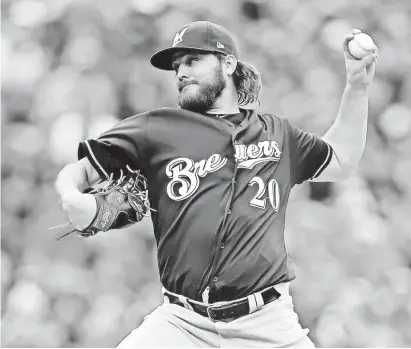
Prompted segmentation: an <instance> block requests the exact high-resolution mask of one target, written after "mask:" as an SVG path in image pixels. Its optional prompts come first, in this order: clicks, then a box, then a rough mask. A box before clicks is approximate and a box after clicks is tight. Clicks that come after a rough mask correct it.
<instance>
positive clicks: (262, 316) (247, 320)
mask: <svg viewBox="0 0 411 349" xmlns="http://www.w3.org/2000/svg"><path fill="white" fill-rule="evenodd" d="M278 286H279V287H278V288H277V286H275V288H276V289H277V290H278V291H279V292H280V293H281V297H280V298H279V299H277V300H275V301H273V302H271V303H268V304H266V305H265V306H263V308H262V309H260V310H258V311H256V312H254V313H251V314H249V315H246V316H243V317H241V318H238V319H236V320H232V321H230V322H223V321H213V320H211V319H210V318H207V317H204V316H202V315H200V314H197V313H195V312H194V311H192V310H189V309H186V308H183V307H181V306H179V305H175V304H170V303H169V302H168V298H167V297H165V299H164V303H163V304H162V305H160V306H158V307H157V308H156V309H155V310H154V311H153V312H152V313H150V314H149V315H147V316H146V317H145V318H144V321H143V323H142V324H141V325H140V326H139V327H138V328H136V329H135V330H133V331H131V333H130V334H129V335H128V336H127V337H126V338H125V339H124V340H123V341H122V342H121V343H120V344H119V345H118V348H139V347H181V348H183V347H185V348H193V347H196V348H205V347H212V348H219V347H242V348H244V347H253V348H258V347H260V348H261V347H274V348H275V347H314V344H313V342H312V341H311V340H310V338H309V337H308V336H307V334H308V330H307V329H303V328H302V327H301V325H300V324H299V322H298V316H297V314H296V313H295V312H294V305H293V302H292V297H291V296H290V294H289V283H285V284H280V285H278Z"/></svg>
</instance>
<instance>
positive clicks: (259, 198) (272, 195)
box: [249, 176, 280, 212]
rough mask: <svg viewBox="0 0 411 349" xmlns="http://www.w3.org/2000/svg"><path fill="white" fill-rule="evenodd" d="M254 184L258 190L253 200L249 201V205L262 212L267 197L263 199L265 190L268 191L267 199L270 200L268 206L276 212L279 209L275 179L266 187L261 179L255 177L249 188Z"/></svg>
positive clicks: (277, 187) (278, 193)
mask: <svg viewBox="0 0 411 349" xmlns="http://www.w3.org/2000/svg"><path fill="white" fill-rule="evenodd" d="M254 184H257V185H258V190H257V193H256V194H255V196H254V197H253V199H252V200H251V201H250V205H251V206H254V207H258V208H261V209H263V210H264V209H265V205H266V201H267V197H264V193H265V191H266V189H268V199H269V200H270V204H271V206H272V207H273V209H274V211H276V212H277V211H278V209H279V208H280V188H279V185H278V183H277V181H276V180H275V179H271V180H270V181H269V182H268V185H267V187H266V186H265V183H264V181H263V180H262V179H261V177H258V176H256V177H254V178H253V179H252V180H251V181H250V183H249V185H251V186H253V185H254Z"/></svg>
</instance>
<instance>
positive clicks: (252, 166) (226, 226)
mask: <svg viewBox="0 0 411 349" xmlns="http://www.w3.org/2000/svg"><path fill="white" fill-rule="evenodd" d="M359 32H360V31H359V30H354V31H353V33H352V34H349V35H347V36H346V37H345V40H344V44H343V47H344V58H345V65H346V72H347V82H346V87H345V90H344V92H343V95H342V100H341V105H340V108H339V111H338V114H337V117H336V119H335V122H334V123H333V125H332V126H331V127H330V129H329V130H328V132H326V134H325V135H324V136H323V137H321V138H320V137H317V136H315V135H314V134H311V133H307V132H305V131H302V130H300V129H298V128H297V127H296V126H294V125H292V124H291V123H290V122H289V121H288V120H287V119H285V118H280V117H278V116H276V115H273V114H259V113H258V112H257V111H256V110H255V109H253V108H251V109H250V108H249V107H248V108H247V109H246V108H244V107H245V106H250V105H255V104H256V102H258V97H259V92H260V89H261V78H260V75H259V73H258V72H257V71H256V70H255V69H254V68H253V67H251V66H249V65H247V64H245V63H244V62H242V61H241V58H240V55H239V52H238V50H237V47H236V44H235V42H234V41H233V38H232V36H231V35H230V33H229V32H228V31H227V30H225V29H224V28H223V27H221V26H220V25H217V24H214V23H211V22H208V21H199V22H192V23H189V24H187V25H185V26H184V27H182V28H181V29H180V30H179V31H178V32H177V33H176V34H175V36H174V41H173V43H172V45H171V47H169V48H166V49H163V50H161V51H159V52H157V53H155V54H154V55H153V56H152V57H151V64H152V65H153V66H154V67H155V68H158V69H162V70H168V71H174V73H175V82H176V86H177V89H178V92H179V96H178V106H179V107H178V108H159V109H153V110H150V111H147V112H144V113H142V114H138V115H135V116H132V117H129V118H127V119H125V120H123V121H121V122H120V123H118V124H117V125H115V126H114V127H113V128H112V129H110V130H108V131H107V132H105V133H103V134H102V135H101V136H100V137H99V138H98V139H95V140H94V139H89V140H85V141H84V142H82V143H81V144H80V145H79V150H78V157H79V161H78V162H76V163H74V164H69V165H68V166H66V167H65V168H64V169H63V170H62V171H61V172H60V174H59V176H58V178H57V181H56V189H57V192H58V194H59V197H60V199H61V203H62V206H63V209H64V210H65V212H66V213H67V215H68V217H69V219H70V221H71V222H72V224H73V225H74V226H75V227H76V229H77V230H79V231H82V230H84V229H85V228H86V227H88V226H90V222H93V220H94V219H95V217H96V215H97V214H98V211H99V206H98V205H97V204H96V199H95V197H94V196H93V195H91V194H90V193H84V191H85V189H87V188H89V187H92V186H93V185H94V184H95V183H96V182H98V181H101V180H106V179H108V178H110V176H111V178H112V176H118V175H119V174H120V173H122V171H123V170H124V169H125V168H126V167H128V168H133V169H138V170H140V171H141V172H142V173H143V175H144V176H145V177H146V178H147V182H148V198H149V201H150V205H151V208H152V209H153V211H152V214H151V217H152V221H153V227H154V234H155V238H156V242H157V257H158V267H159V272H160V279H161V283H162V286H163V288H162V291H163V294H164V303H163V304H162V305H160V306H158V307H157V308H156V309H155V310H154V311H153V312H152V313H150V314H149V315H147V316H146V317H145V318H144V321H143V323H142V324H141V325H140V326H139V327H138V328H137V329H135V330H133V331H132V332H131V333H130V334H129V335H128V336H127V337H126V338H125V339H124V340H123V341H122V342H121V343H120V344H119V347H121V348H126V347H164V346H172V347H230V346H235V347H264V346H266V347H298V346H314V344H313V343H312V341H311V340H310V338H309V337H308V335H307V334H308V330H307V329H303V328H302V327H301V325H300V324H299V322H298V316H297V315H296V313H295V312H294V310H293V302H292V298H291V296H290V293H289V288H290V281H292V280H293V279H294V278H295V273H294V266H293V262H292V261H291V259H290V257H289V256H288V254H287V250H286V247H285V243H284V220H285V213H286V207H287V201H288V197H289V194H290V190H291V188H292V187H293V186H294V185H296V184H300V183H303V182H304V181H326V182H337V181H341V180H344V179H346V178H347V177H348V176H349V175H350V174H351V172H352V171H353V169H354V168H355V167H356V165H357V164H358V163H359V161H360V158H361V156H362V153H363V150H364V146H365V140H366V131H367V114H368V109H367V108H368V107H367V104H368V101H367V88H368V86H369V84H370V83H371V81H372V79H373V75H374V71H375V61H376V59H377V58H378V51H377V48H375V49H374V50H373V51H372V52H370V53H369V54H367V56H366V57H364V58H363V59H361V60H357V59H355V58H354V57H353V56H351V54H350V53H349V50H348V43H349V41H350V40H352V39H353V37H354V35H355V34H357V33H359ZM108 215H109V214H108ZM106 216H107V215H106Z"/></svg>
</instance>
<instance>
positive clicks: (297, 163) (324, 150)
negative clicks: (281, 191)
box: [287, 121, 333, 185]
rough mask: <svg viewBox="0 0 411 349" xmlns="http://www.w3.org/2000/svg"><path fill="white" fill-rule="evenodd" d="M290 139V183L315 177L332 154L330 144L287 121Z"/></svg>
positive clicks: (299, 182)
mask: <svg viewBox="0 0 411 349" xmlns="http://www.w3.org/2000/svg"><path fill="white" fill-rule="evenodd" d="M287 124H288V130H289V141H290V166H291V181H292V183H291V184H292V185H295V184H301V183H303V182H304V181H307V180H310V179H314V178H317V177H318V176H319V175H320V174H321V173H322V172H323V171H324V169H325V168H326V167H327V166H328V164H329V163H330V161H331V158H332V155H333V149H332V148H331V146H330V145H329V144H328V143H327V142H325V141H324V140H322V139H321V138H319V137H317V136H316V135H314V134H313V133H309V132H305V131H303V130H300V129H299V128H298V127H296V126H294V125H292V124H291V123H290V122H288V121H287Z"/></svg>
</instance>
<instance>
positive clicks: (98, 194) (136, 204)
mask: <svg viewBox="0 0 411 349" xmlns="http://www.w3.org/2000/svg"><path fill="white" fill-rule="evenodd" d="M127 171H128V172H127V173H124V172H123V171H121V173H120V177H119V178H118V179H116V180H115V179H114V178H113V174H111V175H110V178H109V179H108V180H107V183H106V184H105V186H104V187H102V188H91V189H90V190H88V191H86V192H87V193H88V194H92V195H94V198H95V199H96V203H97V211H96V215H95V217H94V219H93V220H92V222H91V223H90V225H89V226H88V227H87V228H85V229H83V230H77V229H72V230H70V231H68V232H66V233H64V234H63V235H61V236H60V237H59V238H57V240H61V239H62V238H64V237H66V236H67V235H70V234H72V233H76V234H77V235H78V236H81V237H90V236H92V235H95V234H97V233H99V232H100V231H107V230H111V229H123V228H125V227H128V226H130V225H132V224H135V223H137V222H140V221H141V220H142V219H143V218H144V217H145V216H149V211H150V209H151V208H150V204H149V201H148V195H147V180H146V178H145V177H144V176H143V175H142V174H141V173H140V172H139V171H133V170H132V169H131V168H130V167H129V166H127ZM67 225H70V223H68V224H66V226H67Z"/></svg>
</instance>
